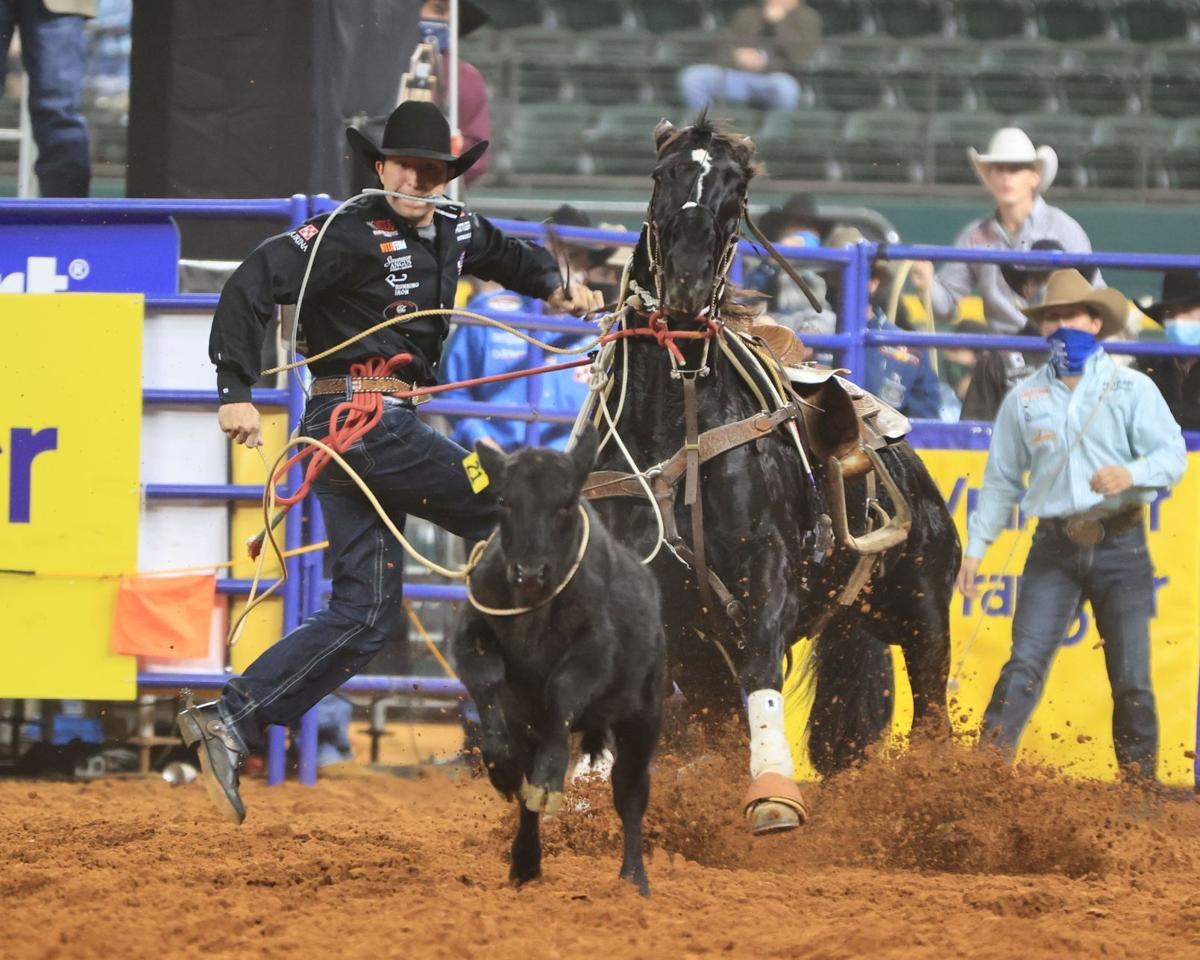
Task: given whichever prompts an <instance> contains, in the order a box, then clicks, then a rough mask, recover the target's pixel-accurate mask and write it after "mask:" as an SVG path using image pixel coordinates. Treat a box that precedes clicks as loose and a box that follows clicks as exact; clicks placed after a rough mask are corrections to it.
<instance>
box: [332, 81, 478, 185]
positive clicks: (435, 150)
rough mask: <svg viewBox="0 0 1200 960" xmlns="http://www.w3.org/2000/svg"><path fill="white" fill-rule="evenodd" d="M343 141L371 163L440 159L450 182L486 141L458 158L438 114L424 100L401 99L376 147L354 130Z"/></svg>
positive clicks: (473, 161) (448, 130)
mask: <svg viewBox="0 0 1200 960" xmlns="http://www.w3.org/2000/svg"><path fill="white" fill-rule="evenodd" d="M346 140H347V141H349V143H350V146H351V148H352V149H354V150H356V151H358V152H359V153H360V154H362V155H363V156H364V157H365V158H366V159H367V160H369V161H370V162H372V163H374V162H375V161H376V160H382V159H383V158H384V157H422V158H424V159H426V160H444V161H445V162H446V164H447V166H448V167H449V168H450V176H449V179H450V180H453V179H454V178H455V177H461V176H462V175H463V174H464V173H466V172H467V170H469V169H470V168H471V165H472V164H473V163H475V161H476V160H478V159H479V158H480V157H481V156H483V152H484V151H485V150H486V149H487V148H488V142H487V141H486V140H480V141H479V142H478V143H477V144H475V145H474V146H473V147H471V148H469V149H468V150H464V151H463V152H462V153H461V154H460V155H459V156H455V155H454V154H453V153H451V152H450V124H449V123H448V122H447V121H446V118H445V117H444V116H443V115H442V111H441V110H439V109H438V108H437V107H436V106H435V105H434V104H432V103H430V102H429V101H427V100H405V101H404V102H403V103H402V104H400V106H398V107H397V108H396V109H395V110H393V111H392V112H391V115H390V116H389V117H388V118H387V123H386V124H384V127H383V141H382V143H380V144H379V145H376V144H375V143H373V142H372V141H371V139H370V138H369V137H368V136H366V134H364V133H363V132H362V131H360V130H357V129H355V128H354V127H347V128H346Z"/></svg>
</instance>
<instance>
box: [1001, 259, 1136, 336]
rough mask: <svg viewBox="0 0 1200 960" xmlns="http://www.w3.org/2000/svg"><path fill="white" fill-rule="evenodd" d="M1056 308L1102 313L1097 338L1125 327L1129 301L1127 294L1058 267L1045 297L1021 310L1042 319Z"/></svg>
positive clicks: (1118, 331)
mask: <svg viewBox="0 0 1200 960" xmlns="http://www.w3.org/2000/svg"><path fill="white" fill-rule="evenodd" d="M1055 307H1088V308H1090V309H1092V310H1095V311H1096V313H1098V314H1100V321H1101V327H1100V332H1099V333H1098V334H1097V335H1096V336H1097V338H1098V339H1100V340H1103V339H1104V338H1105V337H1111V336H1112V335H1113V334H1116V333H1121V332H1122V331H1123V330H1124V329H1125V318H1126V317H1127V316H1128V315H1129V302H1128V301H1127V300H1126V299H1125V294H1123V293H1122V292H1121V291H1120V290H1114V289H1113V288H1112V287H1101V288H1100V289H1099V290H1097V289H1096V288H1095V287H1093V286H1092V285H1091V284H1090V283H1088V282H1087V280H1085V279H1084V278H1083V274H1081V273H1080V272H1079V271H1078V270H1055V271H1054V272H1053V273H1052V274H1050V279H1049V280H1047V281H1046V299H1045V300H1044V301H1043V302H1042V303H1039V304H1038V305H1037V306H1036V307H1025V308H1023V309H1022V310H1021V312H1022V313H1023V314H1025V316H1027V317H1028V318H1029V319H1030V320H1034V321H1038V320H1041V319H1042V316H1043V314H1044V313H1045V312H1046V311H1047V310H1052V309H1054V308H1055Z"/></svg>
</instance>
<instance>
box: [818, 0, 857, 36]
mask: <svg viewBox="0 0 1200 960" xmlns="http://www.w3.org/2000/svg"><path fill="white" fill-rule="evenodd" d="M808 5H809V6H810V7H812V8H813V9H814V10H816V11H817V13H819V14H820V15H821V24H822V29H823V32H824V34H825V36H827V37H836V36H839V35H841V34H843V33H865V32H866V31H867V24H868V23H869V22H870V15H869V13H868V11H867V4H866V0H808Z"/></svg>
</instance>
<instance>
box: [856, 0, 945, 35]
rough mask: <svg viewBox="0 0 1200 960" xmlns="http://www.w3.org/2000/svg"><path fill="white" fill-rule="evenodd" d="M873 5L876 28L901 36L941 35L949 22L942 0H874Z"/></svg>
mask: <svg viewBox="0 0 1200 960" xmlns="http://www.w3.org/2000/svg"><path fill="white" fill-rule="evenodd" d="M871 9H872V12H873V13H874V18H875V27H876V29H877V30H878V31H879V32H880V33H883V34H886V35H887V36H889V37H895V38H897V39H901V40H906V39H908V38H910V37H927V36H930V35H934V36H936V35H940V34H942V33H944V32H945V31H946V28H947V26H948V25H949V23H950V9H949V5H948V4H946V3H945V2H943V0H874V2H873V3H872V4H871Z"/></svg>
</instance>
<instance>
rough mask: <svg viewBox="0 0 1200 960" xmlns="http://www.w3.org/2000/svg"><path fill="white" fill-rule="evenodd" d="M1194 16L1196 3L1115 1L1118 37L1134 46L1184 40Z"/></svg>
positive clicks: (1163, 0)
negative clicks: (1128, 40) (1127, 39)
mask: <svg viewBox="0 0 1200 960" xmlns="http://www.w3.org/2000/svg"><path fill="white" fill-rule="evenodd" d="M1196 13H1197V4H1196V3H1195V0H1116V2H1115V15H1116V21H1117V25H1118V27H1119V28H1120V30H1121V35H1122V36H1124V37H1128V38H1129V39H1130V40H1133V41H1134V42H1135V43H1166V42H1170V41H1176V40H1184V39H1186V38H1187V36H1188V31H1189V27H1190V20H1191V18H1192V17H1193V16H1195V14H1196Z"/></svg>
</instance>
